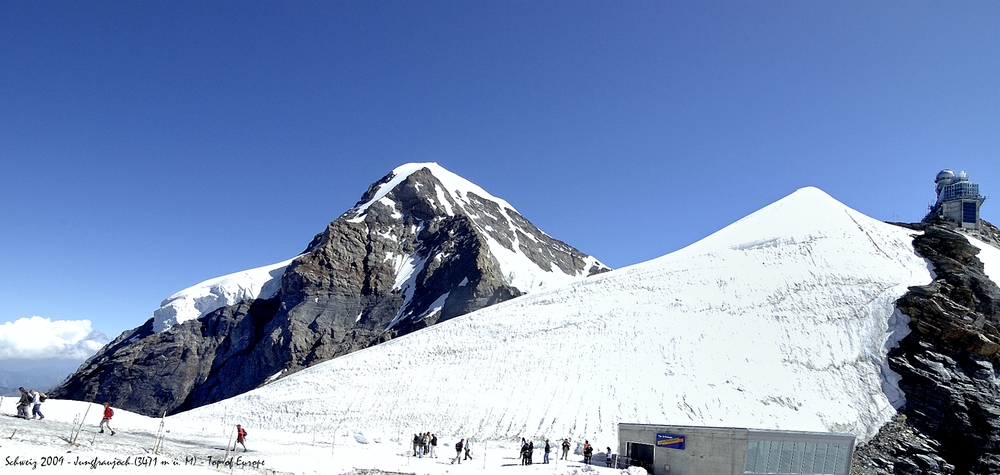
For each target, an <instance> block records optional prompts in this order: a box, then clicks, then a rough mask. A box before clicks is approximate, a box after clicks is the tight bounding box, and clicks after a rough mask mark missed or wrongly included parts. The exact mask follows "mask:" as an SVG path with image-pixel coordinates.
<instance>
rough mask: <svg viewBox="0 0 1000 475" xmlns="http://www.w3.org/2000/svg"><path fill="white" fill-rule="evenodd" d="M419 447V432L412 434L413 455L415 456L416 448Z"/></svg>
mask: <svg viewBox="0 0 1000 475" xmlns="http://www.w3.org/2000/svg"><path fill="white" fill-rule="evenodd" d="M418 448H420V434H413V456H414V457H416V456H417V449H418Z"/></svg>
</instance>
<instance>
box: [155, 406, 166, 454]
mask: <svg viewBox="0 0 1000 475" xmlns="http://www.w3.org/2000/svg"><path fill="white" fill-rule="evenodd" d="M165 417H167V411H163V415H162V416H160V430H159V431H157V432H156V441H155V442H153V453H154V454H159V453H160V449H162V448H163V422H164V418H165Z"/></svg>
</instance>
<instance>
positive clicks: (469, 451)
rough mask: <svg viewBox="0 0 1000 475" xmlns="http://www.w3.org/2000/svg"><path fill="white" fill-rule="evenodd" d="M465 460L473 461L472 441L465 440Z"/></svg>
mask: <svg viewBox="0 0 1000 475" xmlns="http://www.w3.org/2000/svg"><path fill="white" fill-rule="evenodd" d="M463 460H472V439H465V458H464V459H463Z"/></svg>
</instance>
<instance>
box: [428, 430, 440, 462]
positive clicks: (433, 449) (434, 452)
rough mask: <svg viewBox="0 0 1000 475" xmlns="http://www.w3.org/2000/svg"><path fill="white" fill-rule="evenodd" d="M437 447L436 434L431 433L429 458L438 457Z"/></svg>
mask: <svg viewBox="0 0 1000 475" xmlns="http://www.w3.org/2000/svg"><path fill="white" fill-rule="evenodd" d="M437 448H438V436H437V434H431V454H430V457H431V458H438V453H437Z"/></svg>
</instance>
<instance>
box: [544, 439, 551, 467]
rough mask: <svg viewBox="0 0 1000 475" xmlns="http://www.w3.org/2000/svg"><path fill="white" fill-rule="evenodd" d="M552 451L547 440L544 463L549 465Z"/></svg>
mask: <svg viewBox="0 0 1000 475" xmlns="http://www.w3.org/2000/svg"><path fill="white" fill-rule="evenodd" d="M551 451H552V446H550V445H549V439H545V456H544V457H543V458H542V463H549V452H551Z"/></svg>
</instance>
